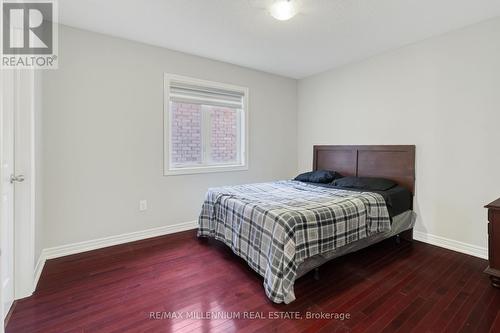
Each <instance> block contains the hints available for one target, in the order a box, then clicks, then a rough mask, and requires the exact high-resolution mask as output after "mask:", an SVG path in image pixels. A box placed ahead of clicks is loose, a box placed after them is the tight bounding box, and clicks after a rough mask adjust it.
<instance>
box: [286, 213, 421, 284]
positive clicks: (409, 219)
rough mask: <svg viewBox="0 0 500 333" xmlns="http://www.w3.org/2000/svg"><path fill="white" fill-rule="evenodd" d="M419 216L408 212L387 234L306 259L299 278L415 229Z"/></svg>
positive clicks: (369, 237)
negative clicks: (345, 256)
mask: <svg viewBox="0 0 500 333" xmlns="http://www.w3.org/2000/svg"><path fill="white" fill-rule="evenodd" d="M416 217H417V214H416V213H415V212H414V211H412V210H407V211H405V212H403V213H401V214H398V215H396V216H394V217H393V218H392V226H391V230H389V231H386V232H381V233H377V234H374V235H371V236H368V237H366V238H363V239H360V240H358V241H356V242H353V243H349V244H347V245H345V246H342V247H339V248H337V249H335V250H333V251H330V252H326V253H322V254H318V255H315V256H313V257H310V258H308V259H305V260H304V261H303V262H302V263H300V264H299V267H298V268H297V277H296V278H299V277H301V276H303V275H305V274H306V273H308V272H310V271H311V270H313V269H315V268H317V267H319V266H321V265H323V264H324V263H325V262H327V261H330V260H332V259H334V258H337V257H341V256H343V255H345V254H348V253H351V252H356V251H359V250H361V249H364V248H365V247H368V246H370V245H373V244H375V243H378V242H381V241H383V240H384V239H387V238H389V237H392V236H395V235H398V234H400V233H402V232H403V231H406V230H408V229H411V228H413V226H414V225H415V220H416Z"/></svg>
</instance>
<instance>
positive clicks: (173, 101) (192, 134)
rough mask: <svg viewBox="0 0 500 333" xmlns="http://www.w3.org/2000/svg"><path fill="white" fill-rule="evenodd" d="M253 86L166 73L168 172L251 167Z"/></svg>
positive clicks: (166, 171)
mask: <svg viewBox="0 0 500 333" xmlns="http://www.w3.org/2000/svg"><path fill="white" fill-rule="evenodd" d="M247 100H248V89H247V88H242V87H236V86H232V85H227V84H222V83H216V82H210V81H203V80H197V79H192V78H187V77H182V76H178V75H171V74H165V175H178V174H190V173H204V172H218V171H236V170H246V169H247V164H248V155H247V151H248V150H247V133H248V129H247V124H248V121H247V114H248V110H247Z"/></svg>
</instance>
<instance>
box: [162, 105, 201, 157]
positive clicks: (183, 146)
mask: <svg viewBox="0 0 500 333" xmlns="http://www.w3.org/2000/svg"><path fill="white" fill-rule="evenodd" d="M170 111H171V131H170V133H171V140H172V141H171V147H172V151H171V163H172V164H173V165H193V164H201V163H202V141H201V140H202V138H201V133H202V132H201V106H200V105H198V104H189V103H176V102H172V103H171V104H170Z"/></svg>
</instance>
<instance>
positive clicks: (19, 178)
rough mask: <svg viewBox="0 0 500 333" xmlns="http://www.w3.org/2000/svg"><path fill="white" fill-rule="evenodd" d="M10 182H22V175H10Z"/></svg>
mask: <svg viewBox="0 0 500 333" xmlns="http://www.w3.org/2000/svg"><path fill="white" fill-rule="evenodd" d="M10 182H11V184H12V183H22V182H24V175H18V176H14V175H12V176H10Z"/></svg>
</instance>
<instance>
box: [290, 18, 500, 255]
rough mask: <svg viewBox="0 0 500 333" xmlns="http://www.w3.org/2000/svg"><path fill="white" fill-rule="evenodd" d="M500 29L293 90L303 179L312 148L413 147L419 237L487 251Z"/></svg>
mask: <svg viewBox="0 0 500 333" xmlns="http://www.w3.org/2000/svg"><path fill="white" fill-rule="evenodd" d="M499 41H500V19H495V20H493V21H488V22H485V23H482V24H478V25H475V26H472V27H469V28H466V29H463V30H460V31H455V32H452V33H449V34H446V35H443V36H439V37H436V38H433V39H430V40H426V41H423V42H420V43H417V44H414V45H410V46H407V47H405V48H402V49H399V50H396V51H393V52H390V53H386V54H383V55H380V56H377V57H374V58H371V59H369V60H366V61H363V62H360V63H356V64H352V65H349V66H346V67H343V68H341V69H337V70H333V71H330V72H326V73H322V74H319V75H316V76H313V77H310V78H307V79H304V80H301V81H300V82H299V87H298V95H299V97H298V99H299V106H298V140H297V144H298V158H299V169H300V170H309V169H310V168H311V159H312V145H314V144H415V145H416V146H417V153H416V154H417V161H416V163H417V169H416V177H417V183H416V186H417V189H416V198H415V209H416V212H417V213H418V216H419V219H418V221H417V227H416V230H419V231H422V232H426V233H430V234H433V235H437V236H442V237H446V238H450V239H453V240H457V241H461V242H465V243H468V244H472V245H477V246H481V247H486V244H487V230H486V210H485V209H484V208H482V207H483V205H484V204H486V203H488V202H489V201H492V200H493V199H496V198H497V197H499V196H500V172H499V170H500V150H499V146H498V144H499V143H500V131H499V124H500V61H499V60H500V42H499Z"/></svg>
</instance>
